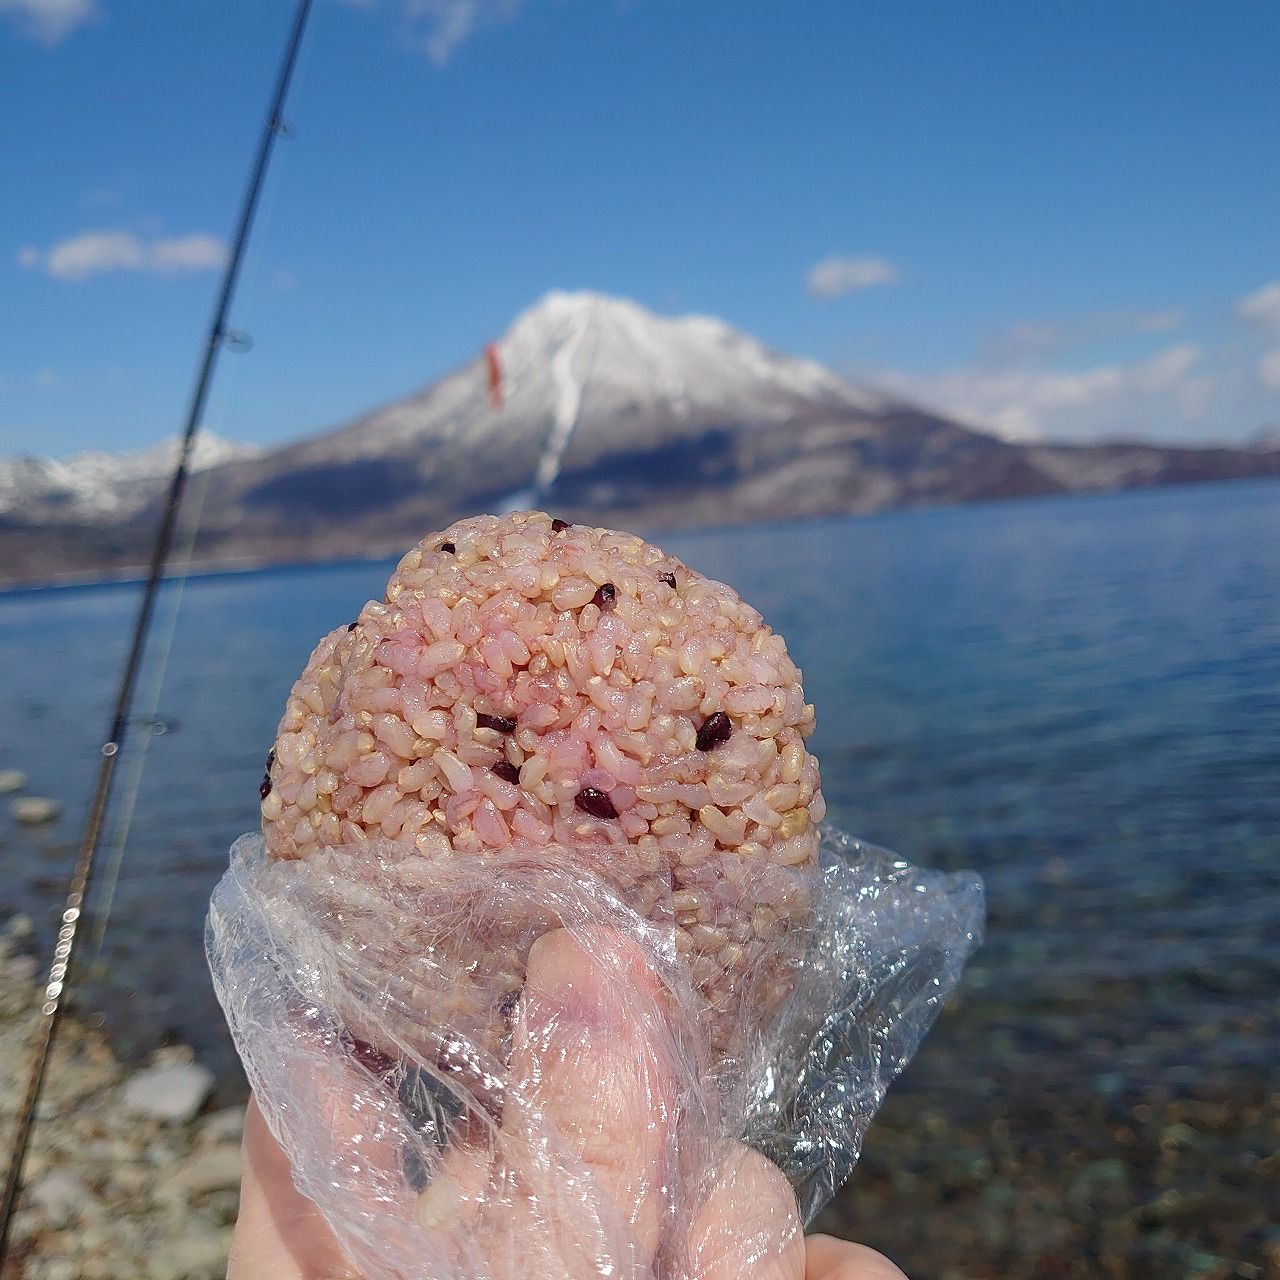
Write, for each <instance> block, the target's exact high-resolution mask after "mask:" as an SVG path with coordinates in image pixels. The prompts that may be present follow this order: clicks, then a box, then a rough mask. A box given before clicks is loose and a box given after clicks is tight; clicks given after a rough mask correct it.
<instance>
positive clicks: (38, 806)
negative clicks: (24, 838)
mask: <svg viewBox="0 0 1280 1280" xmlns="http://www.w3.org/2000/svg"><path fill="white" fill-rule="evenodd" d="M61 811H62V810H61V806H60V805H59V804H58V802H57V801H56V800H50V799H48V798H47V797H46V796H19V797H18V798H17V799H16V800H14V801H13V802H12V804H10V805H9V812H10V814H11V815H12V816H13V820H14V821H15V822H21V823H22V825H23V826H26V827H39V826H43V825H44V824H45V823H46V822H54V821H56V819H57V817H58V814H59V813H61Z"/></svg>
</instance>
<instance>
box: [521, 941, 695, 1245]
mask: <svg viewBox="0 0 1280 1280" xmlns="http://www.w3.org/2000/svg"><path fill="white" fill-rule="evenodd" d="M677 1069H678V1054H677V1050H676V1047H675V1044H674V1042H673V1038H672V1035H671V1030H670V1026H669V1023H668V1019H667V1015H666V1011H665V1009H664V1007H663V1003H662V997H661V992H660V987H659V983H658V980H657V977H656V976H655V974H654V973H653V971H652V970H651V969H650V968H649V966H648V964H647V963H646V961H645V959H644V956H643V954H642V952H641V950H640V948H639V947H638V946H637V945H636V944H635V943H633V942H631V941H629V940H628V939H626V938H624V937H622V936H621V935H619V934H616V933H613V932H610V931H607V930H603V929H598V930H591V931H586V930H584V931H580V932H579V933H577V934H572V933H570V932H569V931H567V930H563V929H561V930H556V931H555V932H553V933H549V934H546V935H545V936H543V937H542V938H540V939H539V940H538V942H537V943H535V944H534V946H533V948H532V950H531V951H530V953H529V964H528V970H527V976H526V980H525V989H524V996H523V998H522V1001H521V1011H520V1017H519V1020H518V1022H517V1025H516V1029H515V1037H514V1043H513V1054H512V1063H511V1076H510V1079H511V1085H512V1088H511V1091H510V1094H511V1096H510V1097H509V1099H508V1102H507V1108H508V1111H507V1113H506V1114H505V1115H504V1130H505V1131H506V1132H507V1133H508V1134H509V1135H511V1136H513V1137H514V1138H516V1139H517V1140H518V1141H521V1142H523V1143H524V1144H525V1146H526V1153H525V1160H526V1168H525V1170H524V1173H525V1176H526V1177H532V1178H533V1179H534V1180H535V1182H537V1181H542V1182H544V1183H546V1182H548V1181H549V1182H551V1183H554V1184H556V1187H558V1189H559V1195H560V1196H561V1197H563V1201H562V1202H563V1203H564V1204H565V1207H566V1210H567V1211H568V1212H570V1213H571V1214H576V1216H577V1218H578V1219H579V1221H580V1222H584V1223H587V1224H588V1229H589V1231H595V1232H596V1233H598V1234H599V1236H600V1238H601V1239H602V1240H604V1239H607V1238H608V1235H609V1229H610V1228H609V1223H608V1219H609V1218H610V1217H616V1216H617V1215H621V1218H622V1220H623V1222H625V1224H626V1225H627V1226H628V1227H629V1229H630V1234H631V1236H632V1240H633V1242H634V1249H635V1254H634V1255H633V1256H638V1259H639V1261H640V1262H641V1263H643V1264H644V1265H647V1264H648V1262H649V1261H650V1260H651V1259H652V1257H653V1255H654V1253H655V1251H656V1249H657V1246H658V1241H659V1237H660V1234H661V1229H662V1220H663V1212H664V1206H665V1203H666V1200H667V1197H669V1196H670V1194H671V1170H670V1168H669V1164H670V1161H669V1159H668V1156H669V1153H670V1151H671V1150H672V1145H673V1144H672V1134H673V1130H674V1114H673V1112H674V1109H675V1108H674V1100H673V1093H674V1091H675V1090H674V1076H675V1073H676V1071H677ZM566 1154H567V1155H568V1157H569V1163H571V1164H572V1163H576V1162H577V1161H580V1162H581V1166H582V1167H584V1168H585V1170H586V1171H587V1173H588V1174H589V1175H590V1182H591V1183H593V1184H594V1185H592V1186H580V1187H577V1188H575V1187H573V1186H572V1183H570V1185H568V1186H566V1185H565V1179H564V1176H563V1174H564V1168H565V1165H566V1161H565V1160H564V1155H566ZM542 1191H543V1192H544V1193H545V1194H548V1195H556V1194H557V1192H556V1190H555V1189H554V1188H553V1187H551V1186H546V1185H544V1186H543V1187H542ZM601 1193H603V1195H601ZM562 1234H563V1233H562ZM588 1247H589V1246H588Z"/></svg>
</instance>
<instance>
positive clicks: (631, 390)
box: [0, 292, 1280, 582]
mask: <svg viewBox="0 0 1280 1280" xmlns="http://www.w3.org/2000/svg"><path fill="white" fill-rule="evenodd" d="M496 345H497V356H498V360H499V363H500V365H501V369H502V383H501V393H502V394H501V405H500V407H495V406H494V404H493V403H492V402H491V397H490V385H489V369H488V365H487V362H486V360H485V359H484V358H483V357H482V356H480V357H477V358H476V359H475V360H473V361H471V362H469V363H468V364H466V365H463V366H462V367H461V368H459V369H456V370H454V371H453V372H451V373H448V374H446V375H445V376H444V377H442V378H440V379H439V380H437V381H436V382H434V383H431V384H430V385H428V386H426V387H424V388H423V389H422V390H421V391H419V392H417V393H415V394H413V395H410V396H407V397H405V398H404V399H401V400H398V401H395V402H394V403H391V404H387V405H384V406H382V407H380V408H377V409H374V410H371V411H370V412H368V413H366V414H363V415H361V416H360V417H358V418H356V419H354V420H353V421H351V422H349V423H346V424H344V425H342V426H339V427H338V428H336V429H334V430H330V431H326V432H323V433H321V434H318V435H315V436H311V437H308V438H306V439H302V440H299V441H295V442H291V443H288V444H285V445H282V446H278V447H274V448H268V449H255V448H252V447H250V446H238V445H233V444H231V443H230V442H227V441H222V440H218V439H217V438H215V437H210V436H204V437H203V438H202V443H201V446H200V451H199V453H198V456H197V466H198V468H199V469H200V470H201V471H202V473H203V474H202V484H203V487H204V499H203V504H202V517H201V525H200V530H199V538H198V542H197V549H196V554H197V557H198V558H199V559H201V560H203V561H206V562H210V563H229V562H237V563H244V562H248V563H262V562H270V561H278V560H284V559H322V558H328V557H334V556H346V555H357V554H364V553H383V552H391V551H394V550H396V549H398V548H400V547H403V546H406V545H408V544H409V543H411V542H413V541H415V540H416V539H417V538H419V537H421V536H422V535H423V534H424V533H426V532H427V531H429V530H430V529H432V528H435V527H439V526H440V525H441V524H443V523H446V522H447V521H449V520H451V519H452V518H454V517H456V516H457V515H460V514H466V513H470V512H474V511H477V510H485V509H490V510H492V509H496V508H499V507H503V506H509V505H512V504H520V505H524V504H527V503H529V502H531V501H534V500H537V501H539V502H541V503H542V504H543V505H546V506H549V507H552V508H554V509H555V511H556V512H557V514H560V515H563V516H565V517H566V518H574V519H580V520H591V521H594V522H598V523H612V524H616V525H620V526H632V527H638V528H645V529H657V528H671V527H687V526H692V525H713V524H732V523H742V522H748V521H763V520H773V519H787V518H792V517H802V516H817V515H835V514H859V513H864V512H869V511H874V510H879V509H882V508H886V507H891V506H918V505H926V504H937V503H953V502H964V501H970V500H975V499H984V498H998V497H1009V496H1018V495H1029V494H1049V493H1062V492H1073V491H1080V490H1090V489H1093V490H1096V489H1115V488H1128V487H1135V486H1147V485H1155V484H1169V483H1182V482H1191V481H1198V480H1209V479H1225V478H1233V477H1242V476H1253V475H1276V474H1280V449H1277V448H1275V447H1274V446H1273V445H1272V446H1269V445H1266V444H1262V445H1259V446H1257V447H1254V448H1235V449H1231V448H1213V449H1188V448H1170V447H1164V446H1159V445H1148V444H1109V445H1076V446H1067V445H1049V444H1027V443H1013V442H1010V441H1006V440H1001V439H998V438H997V437H995V436H992V435H986V434H984V433H982V432H979V431H975V430H972V429H970V428H968V427H965V426H962V425H960V424H959V423H957V422H954V421H952V420H950V419H948V418H945V417H943V416H941V415H938V414H935V413H930V412H928V411H926V410H923V409H920V408H918V407H917V406H914V405H911V404H908V403H906V402H904V401H901V400H897V399H894V398H891V397H889V396H885V395H882V394H880V393H878V392H875V391H873V390H869V389H867V388H863V387H858V386H854V385H852V384H850V383H849V382H847V381H845V380H844V379H843V378H841V377H839V376H838V375H837V374H836V373H834V372H833V371H832V370H830V369H828V368H826V367H825V366H823V365H821V364H818V363H817V362H815V361H812V360H806V359H801V358H797V357H794V356H787V355H783V354H781V353H778V352H775V351H772V350H770V349H769V348H767V347H765V346H764V345H763V344H761V343H759V342H757V341H756V340H755V339H754V338H751V337H749V336H748V335H746V334H744V333H741V332H740V331H738V330H736V329H733V328H732V327H730V326H729V325H727V324H725V323H724V322H723V321H721V320H717V319H714V318H712V317H708V316H684V317H679V318H667V317H660V316H656V315H654V314H653V313H651V312H649V311H646V310H645V309H644V308H642V307H640V306H639V305H637V304H636V303H634V302H631V301H628V300H626V299H621V298H611V297H607V296H605V295H601V294H596V293H563V292H555V293H551V294H548V295H547V296H546V297H544V298H543V299H541V300H540V301H539V302H538V303H537V304H535V305H534V306H533V307H531V308H530V309H529V310H527V311H525V312H524V313H523V314H522V315H520V316H519V317H518V318H517V319H516V321H515V322H514V323H513V324H512V326H511V328H510V329H509V330H508V331H507V333H506V334H505V335H504V336H503V338H502V339H501V340H500V341H499V343H498V344H496ZM173 449H174V445H173V443H172V442H168V443H166V444H165V445H161V446H156V447H155V448H153V449H151V450H146V451H144V452H143V453H139V454H125V455H112V454H104V453H95V454H82V455H78V456H77V457H74V458H69V459H66V460H65V461H62V462H55V461H54V460H52V459H38V458H19V459H7V460H3V459H0V580H7V581H10V582H20V581H36V580H42V579H45V578H51V577H56V576H57V575H59V574H63V573H67V572H80V573H93V572H99V571H112V570H120V569H122V568H123V567H125V566H129V565H135V564H140V563H142V562H143V561H144V560H145V558H146V553H147V548H148V545H149V541H150V538H151V536H152V532H153V530H154V527H155V520H156V515H157V504H158V503H159V501H160V497H161V494H162V492H163V490H164V488H165V486H166V481H167V475H168V471H169V468H170V467H171V466H172V460H173V456H174V455H173Z"/></svg>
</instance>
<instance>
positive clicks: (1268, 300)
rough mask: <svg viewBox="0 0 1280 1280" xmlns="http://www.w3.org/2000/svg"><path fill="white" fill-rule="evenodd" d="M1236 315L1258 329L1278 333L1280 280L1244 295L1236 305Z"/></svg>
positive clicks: (1279, 329)
mask: <svg viewBox="0 0 1280 1280" xmlns="http://www.w3.org/2000/svg"><path fill="white" fill-rule="evenodd" d="M1236 315H1238V316H1239V317H1240V318H1241V319H1242V320H1247V321H1248V322H1249V323H1250V324H1255V325H1257V326H1258V327H1259V328H1260V329H1268V330H1272V331H1274V332H1280V280H1273V281H1272V282H1271V283H1270V284H1264V285H1263V286H1262V288H1261V289H1255V290H1254V291H1253V292H1252V293H1250V294H1246V295H1245V296H1244V297H1243V298H1241V299H1240V300H1239V301H1238V302H1237V303H1236Z"/></svg>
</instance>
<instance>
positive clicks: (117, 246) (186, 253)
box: [18, 231, 227, 280]
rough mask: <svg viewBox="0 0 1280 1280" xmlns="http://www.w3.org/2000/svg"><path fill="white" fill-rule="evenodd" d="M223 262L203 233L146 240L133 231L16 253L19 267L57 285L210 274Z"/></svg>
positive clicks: (84, 235)
mask: <svg viewBox="0 0 1280 1280" xmlns="http://www.w3.org/2000/svg"><path fill="white" fill-rule="evenodd" d="M226 256H227V250H226V246H225V245H224V244H223V243H222V241H221V240H219V239H218V237H217V236H214V235H210V234H209V233H208V232H195V233H194V234H192V235H187V236H169V237H157V238H154V239H151V240H145V239H141V238H140V237H138V236H136V235H134V233H133V232H132V231H82V232H81V233H80V234H79V235H76V236H72V237H71V238H70V239H67V240H61V241H59V242H58V243H57V244H55V245H54V246H53V247H52V248H50V249H49V250H48V252H46V253H41V251H40V250H39V249H37V248H36V247H35V246H34V245H26V246H24V247H23V248H22V249H20V250H19V251H18V261H19V263H21V265H22V266H24V267H27V268H29V269H32V270H35V269H42V270H44V271H47V272H48V273H49V275H51V276H53V277H55V278H56V279H58V280H87V279H88V278H89V277H90V276H96V275H103V274H105V273H107V272H110V271H155V272H162V273H167V274H175V273H177V272H183V271H212V270H215V269H217V268H218V267H220V266H222V264H223V263H224V262H225V261H226Z"/></svg>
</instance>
